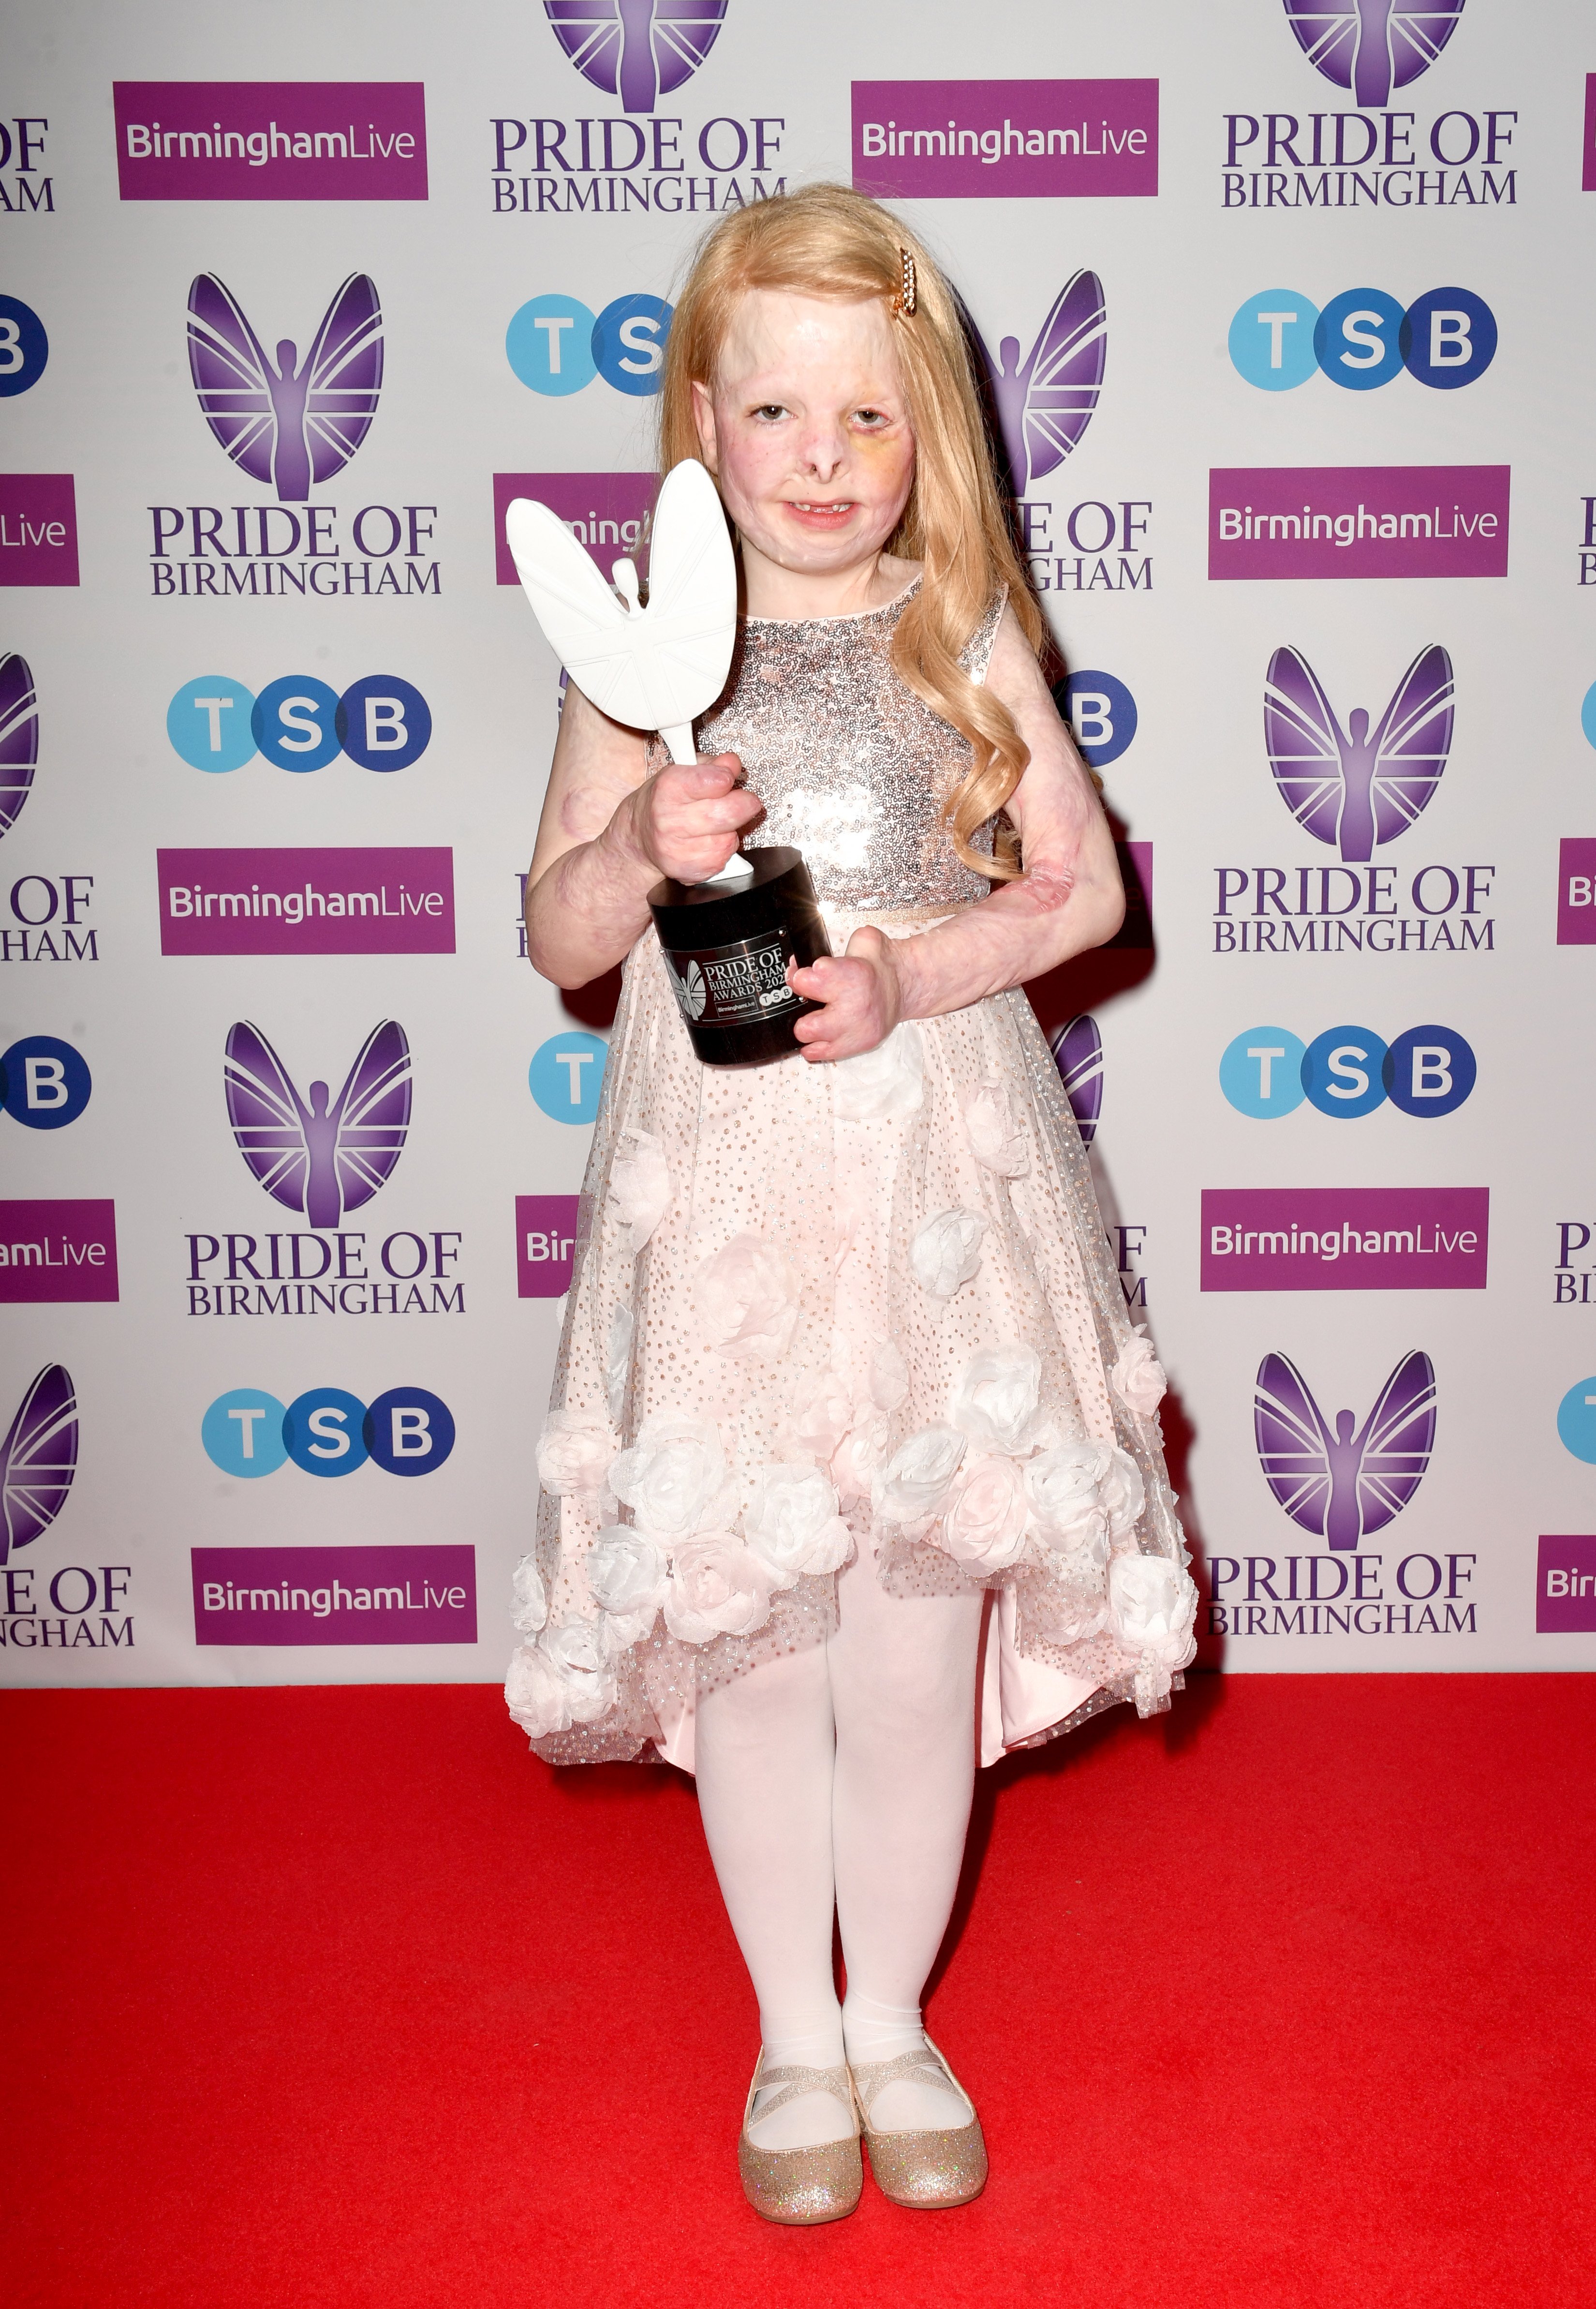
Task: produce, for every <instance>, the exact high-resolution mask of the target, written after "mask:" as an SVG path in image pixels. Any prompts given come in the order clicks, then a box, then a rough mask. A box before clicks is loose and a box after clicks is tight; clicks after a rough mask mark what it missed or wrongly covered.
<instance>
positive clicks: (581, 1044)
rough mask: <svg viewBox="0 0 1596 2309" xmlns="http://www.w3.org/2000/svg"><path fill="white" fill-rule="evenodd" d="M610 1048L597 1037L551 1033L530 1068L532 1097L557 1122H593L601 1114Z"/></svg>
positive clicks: (528, 1077)
mask: <svg viewBox="0 0 1596 2309" xmlns="http://www.w3.org/2000/svg"><path fill="white" fill-rule="evenodd" d="M608 1056H609V1045H608V1042H600V1039H599V1037H598V1035H597V1034H582V1033H564V1034H551V1035H550V1036H549V1038H548V1042H541V1043H539V1046H538V1050H537V1052H536V1054H535V1055H534V1057H533V1059H532V1063H531V1066H530V1067H529V1068H528V1069H527V1081H528V1084H529V1085H530V1086H531V1094H532V1096H533V1097H534V1098H535V1099H536V1100H537V1102H538V1103H539V1106H540V1107H541V1108H542V1110H543V1111H544V1113H545V1114H547V1115H549V1116H551V1117H552V1118H553V1120H555V1121H556V1122H591V1120H592V1119H593V1117H594V1116H595V1115H596V1114H597V1113H598V1111H599V1094H600V1091H601V1090H602V1089H603V1087H604V1063H605V1060H606V1059H608Z"/></svg>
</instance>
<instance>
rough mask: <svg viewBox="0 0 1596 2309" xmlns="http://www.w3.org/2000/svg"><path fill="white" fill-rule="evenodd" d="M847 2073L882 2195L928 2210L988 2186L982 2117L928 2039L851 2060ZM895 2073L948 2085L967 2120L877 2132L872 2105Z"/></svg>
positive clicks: (976, 2194) (961, 2201)
mask: <svg viewBox="0 0 1596 2309" xmlns="http://www.w3.org/2000/svg"><path fill="white" fill-rule="evenodd" d="M927 2071H930V2072H931V2073H930V2074H928V2075H927ZM849 2073H850V2076H851V2077H852V2079H853V2090H854V2098H855V2100H856V2102H857V2103H858V2109H859V2113H860V2115H861V2117H862V2118H863V2120H864V2127H865V2145H866V2147H867V2149H869V2151H870V2170H871V2172H872V2173H873V2174H874V2175H875V2176H876V2187H877V2188H878V2189H879V2190H880V2192H881V2193H882V2195H883V2196H884V2197H890V2198H891V2200H892V2201H893V2204H894V2205H909V2206H911V2207H913V2208H914V2209H915V2210H917V2211H921V2212H928V2211H932V2210H936V2208H938V2207H941V2206H946V2205H967V2204H968V2203H969V2202H970V2201H971V2198H972V2197H979V2195H980V2192H981V2191H982V2190H983V2189H984V2188H985V2187H986V2185H987V2144H986V2141H985V2140H984V2138H983V2137H982V2133H981V2121H980V2119H979V2116H977V2114H976V2113H975V2104H974V2102H973V2101H972V2100H971V2097H970V2095H969V2094H968V2093H967V2092H966V2091H965V2089H964V2088H963V2086H962V2084H961V2083H960V2082H959V2080H958V2078H957V2077H956V2076H954V2074H953V2071H952V2069H950V2068H949V2066H948V2064H947V2063H946V2061H945V2059H944V2058H943V2056H942V2054H940V2053H939V2052H938V2051H937V2049H936V2045H934V2044H933V2043H932V2042H931V2039H930V2038H929V2037H927V2039H926V2041H925V2044H924V2045H923V2046H922V2047H920V2048H919V2049H917V2050H916V2051H914V2052H912V2053H900V2054H898V2057H897V2059H896V2060H894V2061H864V2062H855V2063H852V2064H851V2065H850V2070H849ZM897 2077H910V2078H912V2079H913V2080H914V2081H915V2082H916V2083H917V2084H935V2085H939V2086H941V2087H942V2088H943V2089H944V2090H948V2089H950V2088H951V2089H952V2090H953V2092H955V2093H957V2095H958V2097H959V2098H960V2099H961V2100H962V2102H963V2104H964V2106H965V2107H966V2108H967V2109H968V2110H969V2111H970V2122H969V2123H968V2124H960V2125H954V2126H952V2127H950V2128H948V2129H946V2130H938V2131H936V2132H932V2131H930V2130H928V2129H927V2130H926V2131H923V2132H876V2131H875V2130H874V2129H873V2128H872V2126H871V2123H870V2111H871V2108H872V2106H874V2104H875V2102H876V2096H877V2095H878V2094H879V2093H880V2092H881V2090H882V2088H884V2086H886V2085H890V2084H891V2083H892V2082H893V2079H894V2078H897Z"/></svg>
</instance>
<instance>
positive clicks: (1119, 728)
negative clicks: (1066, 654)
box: [1053, 670, 1136, 770]
mask: <svg viewBox="0 0 1596 2309" xmlns="http://www.w3.org/2000/svg"><path fill="white" fill-rule="evenodd" d="M1053 703H1054V704H1055V705H1057V708H1058V711H1059V713H1060V714H1061V715H1062V716H1063V718H1064V720H1065V721H1066V722H1068V723H1069V725H1070V734H1071V736H1072V737H1073V738H1074V741H1075V744H1076V746H1077V747H1078V748H1079V749H1080V754H1081V758H1082V760H1083V762H1085V763H1086V764H1087V765H1088V766H1089V767H1090V768H1091V769H1094V770H1102V769H1107V767H1108V765H1109V763H1110V762H1117V760H1118V759H1119V757H1120V756H1121V754H1123V753H1124V752H1125V751H1126V748H1127V747H1128V746H1129V744H1130V742H1131V739H1133V738H1134V736H1135V734H1136V701H1135V699H1134V697H1133V696H1131V693H1130V691H1129V690H1128V689H1127V688H1126V686H1125V684H1124V682H1123V681H1120V680H1118V679H1117V678H1116V677H1115V676H1114V675H1113V674H1111V673H1099V672H1096V671H1088V670H1083V671H1082V672H1080V673H1072V674H1071V675H1070V676H1069V677H1068V679H1066V680H1064V681H1061V682H1058V683H1057V685H1056V686H1055V688H1054V691H1053Z"/></svg>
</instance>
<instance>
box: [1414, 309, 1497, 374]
mask: <svg viewBox="0 0 1596 2309" xmlns="http://www.w3.org/2000/svg"><path fill="white" fill-rule="evenodd" d="M1401 342H1402V359H1403V360H1404V361H1405V362H1406V363H1407V365H1408V371H1409V374H1410V375H1411V376H1416V377H1417V378H1418V379H1419V384H1420V385H1433V386H1434V387H1435V388H1436V391H1437V392H1440V393H1451V392H1453V391H1454V390H1455V389H1456V387H1457V386H1458V385H1472V384H1473V382H1474V380H1475V378H1476V377H1477V376H1484V375H1485V372H1486V370H1487V369H1488V368H1489V367H1490V365H1491V363H1492V361H1493V360H1494V359H1496V353H1497V318H1496V315H1495V314H1494V313H1493V312H1492V311H1491V308H1490V307H1489V306H1488V304H1487V303H1486V301H1485V299H1484V298H1483V297H1476V296H1475V295H1474V294H1473V292H1472V291H1471V290H1468V289H1431V290H1428V291H1427V292H1426V293H1425V295H1424V296H1422V297H1416V298H1414V300H1413V302H1412V303H1411V305H1410V306H1409V307H1408V309H1407V312H1406V314H1405V315H1404V316H1403V318H1402V331H1401Z"/></svg>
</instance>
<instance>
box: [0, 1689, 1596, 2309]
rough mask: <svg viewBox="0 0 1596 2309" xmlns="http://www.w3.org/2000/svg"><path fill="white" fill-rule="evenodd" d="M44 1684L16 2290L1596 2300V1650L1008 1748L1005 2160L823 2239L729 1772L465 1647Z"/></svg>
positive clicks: (19, 2084)
mask: <svg viewBox="0 0 1596 2309" xmlns="http://www.w3.org/2000/svg"><path fill="white" fill-rule="evenodd" d="M0 1723H3V1725H4V1753H5V1754H6V1756H7V1757H8V1758H9V1759H10V1769H9V1773H8V1780H9V1787H8V1805H7V1810H8V1814H9V1817H8V1820H7V1823H6V1834H5V1838H4V1843H5V1848H6V1851H7V1853H8V1855H9V1856H10V1858H11V1861H12V1864H13V1869H12V1882H13V1894H12V1897H11V1899H10V1901H9V1903H8V1907H9V1910H10V1915H11V1924H10V1926H9V1928H8V1931H7V1933H6V1941H7V1946H6V1951H5V1956H6V1961H5V1985H6V2004H7V2012H6V2022H5V2027H4V2032H3V2040H4V2060H5V2063H6V2065H7V2067H8V2068H9V2069H10V2070H11V2071H12V2072H13V2073H12V2075H11V2078H10V2080H9V2088H8V2091H7V2100H6V2106H7V2108H8V2110H9V2113H10V2114H9V2123H8V2126H7V2153H6V2159H5V2162H6V2166H7V2183H6V2188H5V2192H4V2197H5V2218H6V2225H7V2229H8V2232H9V2234H8V2236H7V2238H6V2241H5V2243H4V2246H3V2247H0V2251H3V2253H4V2260H3V2261H0V2269H3V2270H4V2280H3V2281H4V2288H5V2293H6V2296H7V2298H8V2300H9V2301H10V2302H11V2303H12V2304H13V2305H16V2309H22V2305H34V2304H49V2305H51V2309H56V2305H65V2304H72V2305H77V2304H82V2305H85V2309H86V2305H90V2304H92V2305H94V2309H107V2305H116V2309H127V2305H132V2304H142V2303H150V2304H159V2305H160V2309H266V2305H271V2309H315V2305H321V2304H328V2305H339V2309H342V2305H346V2304H347V2305H358V2309H366V2305H370V2309H438V2305H453V2304H462V2305H470V2309H512V2305H513V2309H529V2305H537V2309H543V2305H549V2309H565V2305H574V2309H575V2305H581V2309H587V2305H592V2309H630V2305H634V2304H635V2305H639V2309H675V2305H677V2304H681V2305H684V2309H686V2305H700V2304H706V2303H709V2304H716V2305H719V2304H722V2303H725V2304H737V2305H738V2309H743V2305H746V2309H763V2305H765V2304H769V2303H781V2304H782V2305H784V2309H785V2305H788V2304H793V2305H808V2304H817V2305H818V2304H824V2305H827V2309H831V2305H837V2309H843V2305H846V2309H860V2305H866V2309H873V2305H876V2304H878V2303H880V2304H890V2305H894V2309H895V2305H898V2304H912V2305H916V2309H919V2305H921V2304H924V2305H927V2309H932V2305H936V2309H943V2305H963V2304H971V2305H974V2304H978V2303H979V2304H981V2305H983V2309H985V2305H988V2304H993V2303H996V2304H1004V2305H1013V2309H1019V2305H1021V2304H1023V2303H1029V2302H1032V2301H1037V2302H1043V2303H1048V2304H1052V2303H1070V2304H1074V2303H1077V2302H1078V2303H1080V2304H1082V2305H1083V2309H1086V2305H1090V2309H1121V2305H1123V2309H1189V2305H1191V2304H1193V2303H1202V2304H1204V2305H1214V2309H1253V2305H1259V2309H1265V2305H1267V2309H1276V2305H1297V2304H1304V2305H1313V2309H1339V2305H1342V2304H1346V2305H1349V2309H1377V2305H1384V2304H1390V2305H1393V2309H1398V2305H1400V2309H1423V2305H1428V2304H1432V2303H1434V2304H1437V2305H1440V2304H1446V2305H1450V2309H1472V2305H1475V2304H1486V2303H1489V2304H1492V2305H1498V2304H1513V2305H1514V2309H1518V2305H1528V2309H1535V2305H1539V2304H1543V2303H1544V2304H1553V2303H1557V2304H1564V2303H1569V2302H1574V2301H1582V2300H1591V2299H1592V2298H1596V2276H1593V2275H1592V2262H1591V2253H1592V2234H1593V2224H1592V2206H1593V2205H1596V2186H1593V2183H1596V2158H1593V2157H1592V2140H1593V2138H1596V2124H1593V2120H1596V2107H1593V2106H1592V2104H1593V2100H1596V2091H1593V2087H1592V1960H1591V1932H1592V1894H1593V1892H1596V1854H1593V1853H1592V1840H1593V1839H1592V1802H1591V1778H1590V1775H1591V1769H1592V1753H1593V1743H1592V1731H1593V1730H1596V1681H1593V1680H1592V1679H1590V1678H1581V1677H1574V1676H1566V1677H1552V1676H1520V1677H1505V1676H1503V1677H1488V1676H1481V1677H1471V1678H1463V1677H1456V1678H1445V1677H1417V1676H1415V1677H1394V1676H1393V1677H1374V1676H1341V1677H1323V1678H1295V1677H1279V1678H1251V1679H1238V1680H1234V1681H1231V1682H1224V1683H1221V1682H1219V1681H1217V1680H1216V1679H1213V1678H1208V1677H1205V1678H1203V1679H1200V1680H1199V1681H1198V1682H1197V1684H1196V1685H1195V1689H1194V1690H1193V1691H1191V1692H1189V1693H1188V1694H1187V1696H1186V1700H1185V1702H1184V1704H1180V1703H1178V1705H1177V1713H1176V1714H1175V1715H1174V1717H1170V1718H1166V1719H1165V1720H1164V1722H1163V1723H1162V1724H1160V1725H1137V1724H1136V1723H1135V1722H1134V1720H1132V1719H1130V1718H1129V1717H1128V1716H1127V1715H1126V1711H1125V1710H1123V1709H1121V1710H1118V1711H1117V1712H1116V1713H1115V1714H1113V1715H1111V1716H1109V1717H1107V1718H1105V1719H1103V1720H1102V1721H1100V1723H1099V1724H1098V1725H1093V1726H1091V1727H1089V1728H1088V1730H1087V1731H1086V1732H1084V1733H1083V1734H1077V1735H1076V1736H1075V1737H1074V1738H1073V1739H1071V1740H1069V1741H1066V1742H1065V1743H1061V1744H1060V1746H1059V1747H1057V1749H1053V1750H1049V1751H1045V1752H1044V1753H1043V1754H1041V1755H1040V1756H1037V1757H1033V1758H1029V1759H1024V1760H1018V1761H1016V1762H1013V1763H1010V1764H1008V1765H1005V1766H1004V1767H1002V1768H1000V1769H999V1771H998V1773H997V1774H996V1775H992V1774H988V1775H986V1776H985V1777H984V1780H983V1787H982V1796H981V1809H980V1811H979V1815H978V1820H977V1828H976V1834H975V1838H974V1840H973V1843H972V1849H971V1869H970V1871H969V1876H968V1881H967V1897H966V1900H965V1903H964V1905H963V1906H962V1908H961V1912H960V1916H959V1918H958V1933H959V1937H958V1939H957V1943H956V1945H955V1946H954V1947H953V1952H952V1955H951V1959H950V1960H949V1962H948V1964H947V1967H946V1970H945V1976H944V1978H943V1979H942V1981H941V1983H940V1985H938V1987H937V1989H936V1994H935V1999H934V2002H933V2006H932V2025H933V2028H934V2031H935V2033H936V2037H938V2039H939V2040H940V2041H941V2043H942V2044H943V2045H944V2046H945V2048H946V2049H947V2051H948V2052H949V2054H950V2055H951V2057H952V2058H953V2063H954V2064H955V2066H956V2067H957V2068H958V2069H959V2070H960V2071H961V2072H962V2075H963V2077H964V2079H965V2081H966V2082H967V2083H968V2084H969V2085H970V2086H971V2088H972V2090H973V2091H974V2093H975V2095H976V2097H977V2098H978V2100H979V2105H980V2109H981V2114H982V2116H983V2118H984V2120H985V2123H986V2126H987V2134H988V2141H989V2143H990V2147H991V2152H992V2181H991V2184H990V2186H989V2187H988V2191H987V2193H986V2195H985V2196H984V2197H983V2198H982V2199H981V2200H980V2201H979V2202H978V2203H977V2204H975V2205H973V2206H971V2207H968V2208H966V2209H965V2210H962V2211H959V2212H953V2213H946V2214H910V2213H904V2212H900V2211H898V2210H895V2209H894V2208H893V2207H892V2206H889V2205H887V2204H886V2203H884V2201H883V2200H882V2199H881V2198H879V2197H878V2196H876V2195H875V2193H874V2192H873V2191H872V2190H871V2188H870V2186H869V2184H867V2186H866V2196H865V2202H864V2204H863V2206H862V2207H861V2208H860V2210H859V2211H858V2213H857V2214H856V2215H855V2216H854V2218H852V2219H851V2220H849V2221H846V2222H842V2223H840V2224H838V2225H836V2226H835V2227H830V2228H825V2229H820V2230H813V2231H807V2232H806V2231H792V2230H779V2229H773V2228H771V2227H766V2226H765V2225H763V2223H761V2222H760V2221H759V2220H758V2219H756V2218H755V2216H754V2215H753V2214H752V2213H751V2212H750V2211H749V2210H747V2209H746V2206H745V2205H744V2203H743V2201H742V2199H741V2196H740V2194H739V2192H738V2184H737V2176H736V2169H735V2164H734V2159H733V2153H732V2143H733V2140H734V2137H735V2129H736V2122H737V2117H738V2112H739V2109H740V2106H741V2100H742V2095H743V2091H744V2088H745V2087H746V2081H747V2071H748V2070H749V2068H750V2066H751V2064H752V2061H753V2055H754V2050H755V2037H754V2020H753V2011H752V2005H751V2000H750V1998H749V1995H748V1992H747V1990H746V1987H745V1985H744V1984H743V1981H742V1978H741V1976H740V1973H739V1969H738V1961H737V1957H736V1952H735V1950H734V1948H733V1946H732V1942H731V1939H730V1935H729V1932H728V1929H727V1926H726V1924H725V1922H724V1919H723V1917H722V1916H721V1914H720V1908H719V1906H718V1904H717V1900H716V1896H715V1891H714V1886H713V1883H712V1878H711V1875H710V1871H709V1866H708V1864H707V1861H706V1860H705V1857H704V1854H703V1846H702V1844H701V1842H700V1838H699V1834H698V1824H697V1816H696V1812H695V1810H694V1802H693V1795H692V1789H691V1786H690V1784H689V1783H688V1782H686V1781H685V1780H683V1779H681V1778H679V1777H677V1776H676V1775H675V1774H672V1773H669V1772H667V1771H663V1770H656V1771H652V1772H645V1771H636V1770H631V1769H614V1768H612V1769H604V1770H600V1771H596V1772H587V1773H580V1772H572V1773H567V1774H564V1775H561V1776H559V1777H556V1776H555V1775H554V1774H552V1773H550V1772H548V1770H546V1769H544V1767H543V1766H542V1765H540V1764H539V1763H537V1762H535V1761H534V1760H531V1759H530V1758H529V1757H528V1756H527V1754H526V1751H525V1749H524V1747H523V1746H522V1743H521V1741H520V1739H519V1736H518V1735H517V1734H514V1733H513V1730H512V1728H511V1727H510V1726H509V1725H507V1724H506V1722H505V1718H504V1716H503V1712H502V1708H501V1706H500V1702H499V1699H498V1696H497V1694H496V1692H493V1691H487V1690H483V1689H480V1688H475V1687H466V1688H459V1687H454V1688H451V1687H439V1688H431V1689H421V1690H370V1689H366V1690H360V1689H354V1690H324V1691H247V1692H230V1691H229V1692H222V1691H210V1692H198V1691H143V1692H128V1693H96V1694H86V1695H79V1694H70V1693H61V1692H53V1693H39V1694H20V1693H11V1694H7V1695H4V1698H3V1699H0ZM678 2110H680V2111H684V2112H685V2114H675V2112H677V2111H678Z"/></svg>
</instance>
